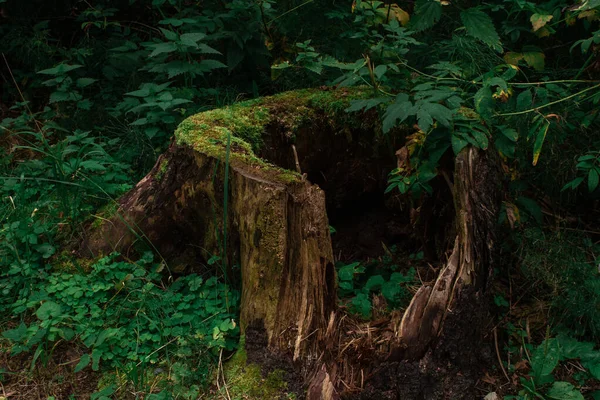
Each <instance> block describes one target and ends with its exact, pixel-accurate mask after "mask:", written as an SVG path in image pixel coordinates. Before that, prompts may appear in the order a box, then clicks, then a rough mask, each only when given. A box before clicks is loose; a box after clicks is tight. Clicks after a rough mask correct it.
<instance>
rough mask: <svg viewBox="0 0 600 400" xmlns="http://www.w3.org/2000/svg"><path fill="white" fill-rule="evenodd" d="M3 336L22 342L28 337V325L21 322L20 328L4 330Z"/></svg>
mask: <svg viewBox="0 0 600 400" xmlns="http://www.w3.org/2000/svg"><path fill="white" fill-rule="evenodd" d="M2 336H4V337H5V338H7V339H8V340H10V341H12V342H20V341H22V340H23V339H25V338H26V337H27V325H25V324H24V323H23V322H21V324H20V325H19V327H18V328H15V329H9V330H6V331H4V332H2Z"/></svg>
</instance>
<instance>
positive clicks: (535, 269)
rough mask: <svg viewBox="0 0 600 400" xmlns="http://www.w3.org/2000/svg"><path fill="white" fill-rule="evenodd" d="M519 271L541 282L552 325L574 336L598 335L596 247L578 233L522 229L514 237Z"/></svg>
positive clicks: (599, 289) (599, 293)
mask: <svg viewBox="0 0 600 400" xmlns="http://www.w3.org/2000/svg"><path fill="white" fill-rule="evenodd" d="M516 238H517V240H518V245H519V248H520V250H519V251H520V252H522V253H521V254H522V260H521V262H520V265H521V271H522V273H523V274H524V276H525V277H526V278H527V279H535V280H537V281H538V282H539V283H541V284H543V286H542V287H540V288H543V293H545V294H546V295H547V296H548V300H549V301H550V303H551V305H552V311H553V312H552V314H551V315H552V316H553V323H554V325H557V326H561V327H565V328H568V329H570V330H571V332H573V333H574V334H577V335H589V337H594V338H597V337H599V335H600V319H599V318H598V314H597V309H598V306H599V305H600V280H599V279H598V269H597V265H598V260H597V256H596V254H597V252H598V246H597V245H594V244H593V243H592V242H591V241H590V240H589V239H588V238H585V237H582V236H581V235H578V234H574V233H569V232H560V233H550V232H544V231H542V230H541V229H539V228H531V229H526V230H524V231H523V232H522V233H520V234H519V235H518V236H516Z"/></svg>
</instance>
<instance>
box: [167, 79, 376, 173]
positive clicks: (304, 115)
mask: <svg viewBox="0 0 600 400" xmlns="http://www.w3.org/2000/svg"><path fill="white" fill-rule="evenodd" d="M371 94H372V91H371V90H370V89H365V88H353V89H336V90H322V89H304V90H296V91H291V92H286V93H281V94H278V95H275V96H271V97H263V98H260V99H256V100H250V101H245V102H241V103H238V104H235V105H232V106H228V107H224V108H219V109H215V110H211V111H206V112H202V113H199V114H196V115H193V116H191V117H189V118H187V119H186V120H185V121H183V122H182V123H181V124H180V125H179V127H178V128H177V130H176V131H175V139H176V141H177V144H179V145H188V146H190V147H192V148H193V149H195V150H197V151H199V152H201V153H204V154H206V155H208V156H211V157H215V158H219V159H220V160H227V159H228V160H229V163H230V165H232V166H233V167H244V168H246V169H251V170H252V172H254V173H256V174H259V175H260V174H262V173H268V175H269V178H270V179H272V180H273V179H274V180H276V181H279V182H281V183H284V184H287V183H293V182H295V181H298V182H299V181H300V180H301V179H302V177H301V176H300V174H298V173H296V172H293V171H289V170H286V169H283V168H280V167H277V166H275V165H273V164H270V163H268V162H266V161H265V160H262V159H261V158H259V157H258V156H257V155H256V152H258V151H259V150H260V149H261V147H262V145H263V143H264V133H265V132H266V131H267V126H269V125H272V124H277V125H278V126H280V127H283V128H284V129H285V130H286V131H287V132H286V134H288V135H291V136H294V135H295V134H296V132H297V130H298V128H299V127H301V126H303V124H304V123H306V122H307V121H311V120H312V119H313V118H314V117H315V115H317V114H320V115H325V116H327V118H328V119H331V120H336V119H340V120H342V121H349V120H350V119H351V118H349V116H350V114H347V113H346V111H345V110H346V108H348V106H349V105H350V102H351V101H352V100H356V99H361V98H366V97H368V96H369V95H371Z"/></svg>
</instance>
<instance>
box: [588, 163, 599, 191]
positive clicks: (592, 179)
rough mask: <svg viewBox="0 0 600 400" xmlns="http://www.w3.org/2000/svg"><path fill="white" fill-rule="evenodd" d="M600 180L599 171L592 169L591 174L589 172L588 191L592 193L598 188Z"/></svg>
mask: <svg viewBox="0 0 600 400" xmlns="http://www.w3.org/2000/svg"><path fill="white" fill-rule="evenodd" d="M599 179H600V176H599V175H598V171H597V170H596V169H595V168H592V169H590V172H588V190H589V191H590V193H591V192H593V191H594V190H596V188H597V187H598V180H599Z"/></svg>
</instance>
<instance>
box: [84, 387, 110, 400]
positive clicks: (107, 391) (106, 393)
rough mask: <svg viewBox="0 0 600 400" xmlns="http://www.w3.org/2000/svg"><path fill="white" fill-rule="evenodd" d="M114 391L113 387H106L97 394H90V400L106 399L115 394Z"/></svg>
mask: <svg viewBox="0 0 600 400" xmlns="http://www.w3.org/2000/svg"><path fill="white" fill-rule="evenodd" d="M115 389H116V387H115V385H110V386H107V387H105V388H104V389H102V390H100V391H98V392H95V393H92V395H91V396H90V400H102V399H103V398H108V396H110V395H111V394H113V393H114V392H115Z"/></svg>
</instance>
